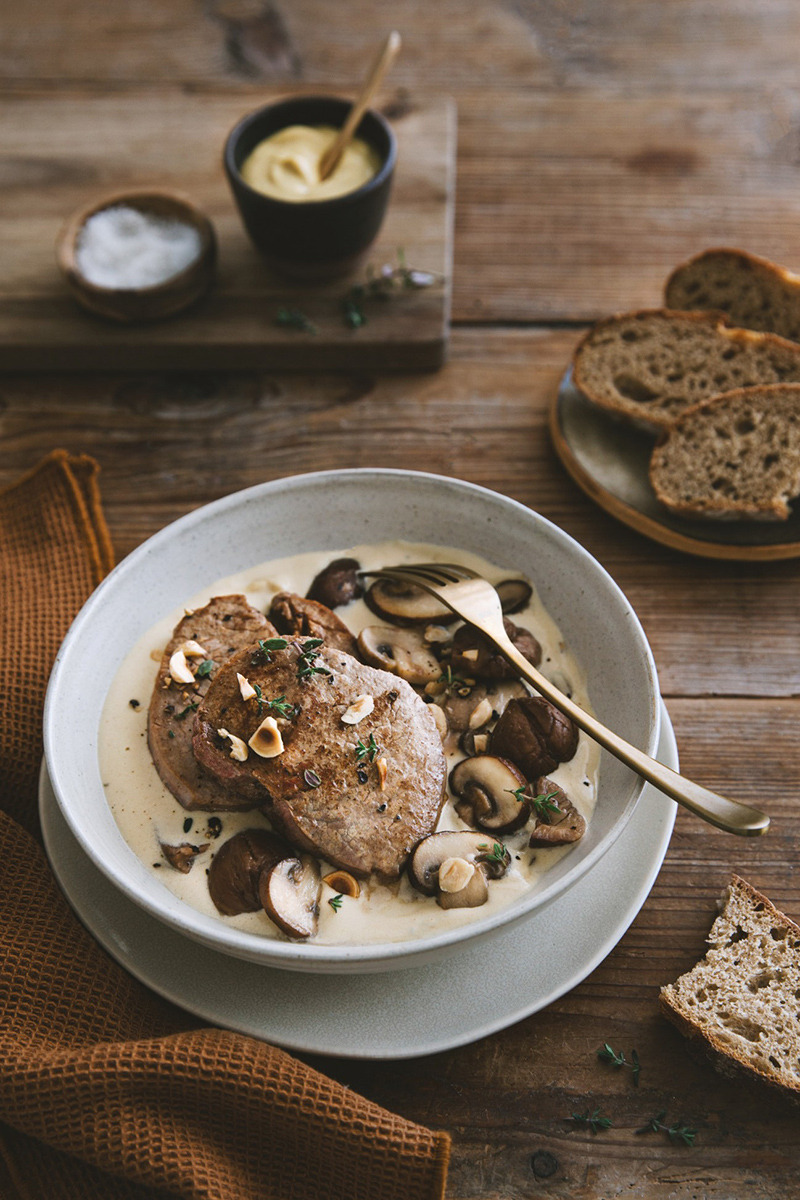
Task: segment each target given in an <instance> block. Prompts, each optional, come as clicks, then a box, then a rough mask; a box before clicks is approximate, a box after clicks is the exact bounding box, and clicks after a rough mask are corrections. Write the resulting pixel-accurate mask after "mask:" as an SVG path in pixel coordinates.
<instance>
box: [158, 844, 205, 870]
mask: <svg viewBox="0 0 800 1200" xmlns="http://www.w3.org/2000/svg"><path fill="white" fill-rule="evenodd" d="M210 845H211V843H210V842H204V843H203V845H202V846H193V845H192V843H191V842H181V843H180V845H179V846H168V845H167V844H166V842H162V843H161V853H162V854H163V855H164V858H165V859H166V860H167V862H168V863H169V865H170V866H171V867H174V868H175V870H176V871H180V873H181V875H188V874H189V872H190V871H191V869H192V867H193V866H194V860H195V859H196V858H197V856H198V854H203V853H204V852H205V851H206V850H207V849H208V847H209V846H210Z"/></svg>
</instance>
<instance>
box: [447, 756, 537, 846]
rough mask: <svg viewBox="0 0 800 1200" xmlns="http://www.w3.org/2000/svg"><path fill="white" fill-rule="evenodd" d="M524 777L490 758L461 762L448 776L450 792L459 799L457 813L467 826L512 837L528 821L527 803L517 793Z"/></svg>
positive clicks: (526, 800)
mask: <svg viewBox="0 0 800 1200" xmlns="http://www.w3.org/2000/svg"><path fill="white" fill-rule="evenodd" d="M526 783H527V781H526V779H525V776H524V775H523V774H522V773H521V772H520V771H518V770H517V768H516V767H515V766H514V764H513V763H510V762H507V761H506V759H504V758H496V757H495V756H494V755H493V754H481V755H479V756H478V757H477V758H464V759H462V760H461V762H460V763H457V764H456V766H455V767H453V770H452V771H451V772H450V788H451V790H452V791H453V792H454V793H455V795H456V796H457V797H458V799H457V800H456V812H457V813H458V815H459V816H460V817H461V820H462V821H466V822H467V824H468V825H477V827H478V829H488V830H490V831H491V832H492V833H511V832H512V831H513V830H514V829H519V828H520V827H521V826H522V825H524V824H525V822H526V821H527V820H528V817H529V816H530V812H531V805H530V800H528V799H527V798H526V799H523V800H520V799H519V797H518V795H517V793H518V792H519V789H520V788H524V787H525V786H526Z"/></svg>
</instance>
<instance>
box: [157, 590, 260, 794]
mask: <svg viewBox="0 0 800 1200" xmlns="http://www.w3.org/2000/svg"><path fill="white" fill-rule="evenodd" d="M274 635H275V630H274V629H273V627H272V625H270V623H269V621H268V620H267V619H266V617H265V616H263V614H262V613H260V612H259V611H258V609H255V608H252V607H251V605H249V604H248V603H247V600H246V598H245V597H244V596H215V597H214V598H213V599H212V600H210V601H209V602H208V604H207V605H206V606H205V608H198V609H197V610H196V611H195V612H193V613H191V614H187V615H186V616H185V617H182V618H181V620H180V621H179V622H178V624H177V625H176V626H175V631H174V633H173V635H172V637H171V639H170V642H169V645H168V646H167V648H166V650H165V651H164V654H163V656H162V659H161V665H160V667H159V668H158V677H157V679H156V686H155V688H154V690H153V696H152V699H151V701H150V711H149V714H148V718H147V739H148V742H149V745H150V753H151V754H152V756H153V762H154V763H155V765H156V770H157V771H158V773H159V775H160V776H161V778H162V779H163V781H164V783H165V784H166V785H167V787H168V788H169V790H170V791H171V792H172V794H173V796H175V798H176V799H177V800H179V801H180V803H181V804H182V805H183V806H184V808H189V809H196V808H199V809H204V810H205V811H207V812H217V811H222V810H223V809H246V808H254V807H255V805H256V804H257V803H258V798H257V797H256V799H254V800H248V799H247V797H244V796H242V794H241V792H239V793H236V792H230V791H228V790H226V789H225V788H224V787H221V786H220V783H219V780H217V779H214V778H212V777H211V776H209V775H207V774H206V773H205V771H203V770H202V768H201V767H199V766H198V764H197V762H196V761H195V758H194V755H193V754H192V725H193V723H194V714H195V712H196V711H197V707H198V705H199V703H200V701H201V700H202V698H203V696H204V695H205V694H206V692H207V691H208V689H209V686H210V685H211V683H212V681H213V678H214V675H216V673H217V672H218V671H219V670H220V668H221V667H222V665H223V663H225V662H227V661H228V659H229V658H230V657H231V655H233V654H236V653H237V651H239V650H241V649H242V648H243V647H244V646H255V645H256V643H257V642H258V640H259V638H269V637H274ZM186 642H196V643H197V645H198V646H199V647H202V649H203V650H204V651H205V657H206V659H210V660H211V661H212V662H213V664H214V666H213V667H212V668H210V672H211V673H210V674H207V675H201V676H200V678H195V679H194V681H193V682H192V683H177V682H176V681H175V680H174V679H173V678H172V676H171V675H170V670H169V663H170V658H171V657H172V655H173V654H174V653H175V651H176V650H179V649H180V647H181V646H183V645H185V643H186ZM203 661H204V660H203V659H202V658H201V657H200V656H199V655H197V654H195V655H190V657H189V658H188V662H189V663H191V664H194V665H193V668H192V670H196V669H197V667H198V666H200V664H201V662H203ZM206 669H207V670H209V668H206ZM235 678H236V677H235V676H234V682H235Z"/></svg>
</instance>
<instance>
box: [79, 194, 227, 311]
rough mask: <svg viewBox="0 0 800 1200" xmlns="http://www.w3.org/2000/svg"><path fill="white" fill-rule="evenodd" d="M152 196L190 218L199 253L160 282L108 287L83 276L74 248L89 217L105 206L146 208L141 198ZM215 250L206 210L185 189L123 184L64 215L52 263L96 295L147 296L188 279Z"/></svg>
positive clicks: (122, 298)
mask: <svg viewBox="0 0 800 1200" xmlns="http://www.w3.org/2000/svg"><path fill="white" fill-rule="evenodd" d="M153 198H157V199H166V200H169V201H171V202H172V203H173V204H174V205H175V208H176V209H177V210H181V209H182V210H183V211H184V212H185V213H187V214H188V216H189V217H190V218H191V222H190V223H191V226H192V228H193V229H196V230H197V232H198V233H199V235H200V253H199V254H198V255H197V257H196V258H193V259H192V261H191V262H190V263H188V264H187V265H186V266H185V267H184V268H183V270H182V271H179V272H178V273H177V275H170V276H169V278H168V279H163V280H162V281H161V283H152V284H150V285H149V286H148V287H142V288H120V287H109V286H107V285H106V284H103V283H93V282H92V280H91V279H87V278H86V276H85V275H84V274H83V272H82V271H80V270H79V268H78V263H77V260H76V250H77V245H78V236H79V234H80V232H81V229H82V228H83V226H84V225H85V224H86V222H87V221H88V220H89V218H90V217H93V216H94V215H95V213H99V212H104V211H105V209H107V208H115V207H117V206H122V205H124V204H128V206H129V207H130V208H136V209H138V210H139V211H143V210H145V209H146V204H145V202H146V201H147V200H152V199H153ZM137 201H138V202H139V203H137ZM216 252H217V235H216V233H215V231H214V226H213V225H212V223H211V218H210V217H209V216H208V214H207V213H206V212H204V211H203V209H202V208H200V206H199V205H198V204H196V203H195V202H194V200H192V198H191V196H187V195H186V193H185V192H181V191H177V190H176V189H174V188H166V187H138V188H125V189H124V190H123V191H116V192H107V193H105V194H104V195H102V196H96V197H95V198H94V200H90V201H88V202H87V203H86V204H84V205H82V207H81V208H78V209H76V210H75V211H74V212H73V213H71V214H70V216H69V217H67V219H66V221H65V222H64V224H63V225H62V226H61V229H60V230H59V232H58V236H57V238H56V263H57V264H58V268H59V270H60V271H61V272H62V274H63V275H64V276H65V277H66V279H67V280H68V282H69V283H70V284H72V285H73V286H77V287H79V288H80V289H81V290H82V291H84V292H86V293H88V294H89V295H94V296H96V297H97V298H98V299H101V298H106V299H117V300H133V299H134V298H135V297H139V298H141V299H149V298H153V297H158V296H162V295H165V294H168V293H169V292H171V291H173V290H178V289H180V288H182V287H183V286H184V284H186V283H189V282H190V281H191V280H192V277H193V276H194V275H195V274H196V273H197V271H198V269H201V268H204V267H206V266H207V265H208V264H209V263H210V262H211V261H212V260H213V259H214V258H215V257H216Z"/></svg>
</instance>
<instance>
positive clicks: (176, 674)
mask: <svg viewBox="0 0 800 1200" xmlns="http://www.w3.org/2000/svg"><path fill="white" fill-rule="evenodd" d="M169 673H170V675H171V676H172V678H173V679H174V680H175V682H176V683H194V675H193V674H192V672H191V671H190V670H189V664H188V663H187V661H186V655H185V653H184V652H183V650H182V649H181V650H176V651H175V653H174V654H173V655H172V657H171V658H170V660H169Z"/></svg>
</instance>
